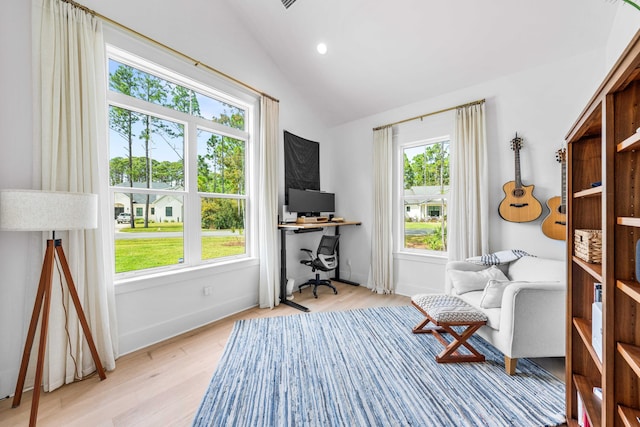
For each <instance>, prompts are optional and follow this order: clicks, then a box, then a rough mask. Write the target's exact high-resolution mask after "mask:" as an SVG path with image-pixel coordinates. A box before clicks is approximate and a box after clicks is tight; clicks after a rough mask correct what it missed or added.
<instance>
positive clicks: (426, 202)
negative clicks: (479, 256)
mask: <svg viewBox="0 0 640 427" xmlns="http://www.w3.org/2000/svg"><path fill="white" fill-rule="evenodd" d="M399 148H400V150H399V154H400V158H401V159H402V167H401V170H402V179H401V180H399V182H401V183H402V188H401V189H400V194H401V199H402V210H401V211H400V213H401V215H402V216H403V217H404V220H403V221H402V224H403V226H402V232H403V241H402V244H401V248H402V249H403V250H407V251H427V252H434V251H435V252H446V251H447V198H448V196H449V137H448V136H447V137H440V138H434V139H430V140H426V141H417V142H411V143H405V144H401V145H400V147H399Z"/></svg>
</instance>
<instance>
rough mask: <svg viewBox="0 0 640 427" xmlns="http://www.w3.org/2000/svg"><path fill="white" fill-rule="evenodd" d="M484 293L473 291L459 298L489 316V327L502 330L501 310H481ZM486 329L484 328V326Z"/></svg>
mask: <svg viewBox="0 0 640 427" xmlns="http://www.w3.org/2000/svg"><path fill="white" fill-rule="evenodd" d="M482 293H483V291H473V292H467V293H465V294H463V295H460V296H459V298H460V299H461V300H462V301H464V302H466V303H468V304H471V305H472V306H474V307H476V308H478V309H479V310H481V311H482V312H483V313H484V314H486V315H487V325H486V326H488V327H490V328H491V329H495V330H496V331H497V330H499V329H500V312H501V311H502V309H501V308H480V300H481V299H482ZM483 327H484V326H483Z"/></svg>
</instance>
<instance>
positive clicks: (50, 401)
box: [0, 283, 410, 427]
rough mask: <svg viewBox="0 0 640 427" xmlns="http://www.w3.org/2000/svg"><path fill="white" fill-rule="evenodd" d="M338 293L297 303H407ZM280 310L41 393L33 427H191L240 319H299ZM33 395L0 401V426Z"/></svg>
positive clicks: (229, 322) (25, 414)
mask: <svg viewBox="0 0 640 427" xmlns="http://www.w3.org/2000/svg"><path fill="white" fill-rule="evenodd" d="M335 284H336V287H337V288H338V295H334V294H333V292H332V291H331V290H330V289H329V288H326V287H321V288H319V290H318V299H315V298H313V295H312V293H311V289H310V288H306V289H304V290H303V291H302V294H300V293H298V292H296V293H295V299H294V301H295V302H298V303H300V304H303V305H305V306H307V307H309V308H310V309H311V311H312V312H317V311H336V310H349V309H354V308H365V307H379V306H392V305H408V304H409V301H410V300H409V298H408V297H403V296H398V295H378V294H374V293H372V292H371V291H370V290H368V289H366V288H364V287H354V286H350V285H346V284H342V283H335ZM301 314H303V313H302V312H301V311H299V310H296V309H294V308H291V307H288V306H285V305H282V304H281V305H280V306H278V307H277V308H275V309H273V310H269V309H259V308H252V309H249V310H246V311H243V312H241V313H238V314H236V315H234V316H231V317H229V318H226V319H222V320H220V321H217V322H215V323H212V324H210V325H207V326H203V327H201V328H199V329H197V330H194V331H191V332H188V333H185V334H183V335H180V336H178V337H175V338H172V339H169V340H167V341H164V342H162V343H159V344H156V345H153V346H150V347H148V348H145V349H142V350H139V351H136V352H134V353H131V354H128V355H125V356H122V357H121V358H119V359H118V360H117V362H116V365H117V367H116V369H115V370H114V371H111V372H107V379H106V380H104V381H100V380H99V378H98V377H97V376H94V377H91V378H88V379H85V380H83V381H80V382H77V383H74V384H69V385H65V386H63V387H61V388H59V389H57V390H55V391H53V392H51V393H41V394H40V405H39V411H38V426H56V427H59V426H65V427H67V426H78V427H87V426H91V427H96V426H99V427H103V426H104V427H106V426H127V427H129V426H190V425H191V422H192V420H193V416H194V414H195V412H196V410H197V408H198V405H199V404H200V401H201V399H202V397H203V396H204V393H205V390H206V388H207V386H208V385H209V381H210V380H211V376H212V375H213V371H214V369H215V368H216V365H217V363H218V360H219V359H220V357H221V356H222V351H223V349H224V346H225V344H226V342H227V339H228V337H229V334H230V332H231V328H232V326H233V323H234V322H235V321H236V320H238V319H248V318H257V317H271V316H288V315H301ZM31 395H32V393H31V392H30V391H29V392H25V393H24V394H23V396H22V402H21V404H20V406H19V407H18V408H15V409H12V408H11V403H12V399H4V400H0V426H3V427H4V426H26V425H28V421H29V412H30V408H31Z"/></svg>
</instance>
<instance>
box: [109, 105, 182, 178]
mask: <svg viewBox="0 0 640 427" xmlns="http://www.w3.org/2000/svg"><path fill="white" fill-rule="evenodd" d="M109 151H110V157H109V158H110V162H109V181H110V185H111V186H114V187H135V188H161V189H167V188H173V189H179V190H182V189H183V188H184V160H183V159H184V126H183V125H182V124H180V123H176V122H171V121H169V120H164V119H160V118H157V117H153V116H149V115H146V114H140V113H136V112H133V111H130V110H127V109H124V108H120V107H114V106H111V107H109Z"/></svg>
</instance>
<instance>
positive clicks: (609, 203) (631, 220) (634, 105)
mask: <svg viewBox="0 0 640 427" xmlns="http://www.w3.org/2000/svg"><path fill="white" fill-rule="evenodd" d="M639 104H640V32H638V34H636V36H635V37H634V39H633V40H632V42H631V43H630V45H629V46H628V47H627V49H626V50H625V51H624V53H623V54H622V56H621V57H620V59H619V60H618V61H617V62H616V64H615V65H614V67H613V69H612V70H611V71H610V72H609V74H608V75H607V77H606V78H605V80H604V82H603V83H602V84H601V85H600V87H599V88H598V90H597V91H596V93H595V95H594V96H593V97H592V98H591V100H590V101H589V103H588V104H587V106H586V107H585V109H584V110H583V112H582V114H581V115H580V117H579V118H578V120H577V121H576V123H575V124H574V125H573V127H572V128H571V129H570V131H569V133H568V135H567V137H566V141H567V192H568V195H569V196H571V197H567V226H568V231H569V236H570V238H569V239H568V240H569V241H568V244H567V259H568V260H569V262H568V268H567V283H568V298H567V318H568V319H567V358H566V369H567V401H566V403H567V424H568V425H569V426H577V425H578V401H579V400H580V401H581V402H582V404H583V408H584V411H585V413H586V415H587V417H588V419H589V422H590V424H591V425H592V426H605V427H606V426H638V425H640V418H637V417H640V283H639V282H638V280H639V278H638V277H636V276H635V267H636V266H635V248H636V243H637V241H638V240H639V239H640V132H637V130H638V128H640V108H638V105H639ZM578 229H600V230H602V263H601V264H592V263H588V262H586V261H584V260H582V259H580V258H578V257H577V256H575V254H576V252H575V249H574V242H573V238H572V236H573V234H574V232H575V230H578ZM595 283H602V294H603V299H602V360H601V359H600V357H599V356H598V354H597V352H596V349H595V348H594V346H593V344H592V342H593V341H592V340H593V338H594V336H593V334H594V333H599V332H595V331H593V328H592V325H593V321H594V319H593V318H592V316H593V314H592V304H593V299H594V296H593V294H594V292H593V288H594V284H595ZM594 387H600V388H602V395H603V397H602V399H600V398H599V397H598V396H596V395H595V394H594V391H593V390H594Z"/></svg>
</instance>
